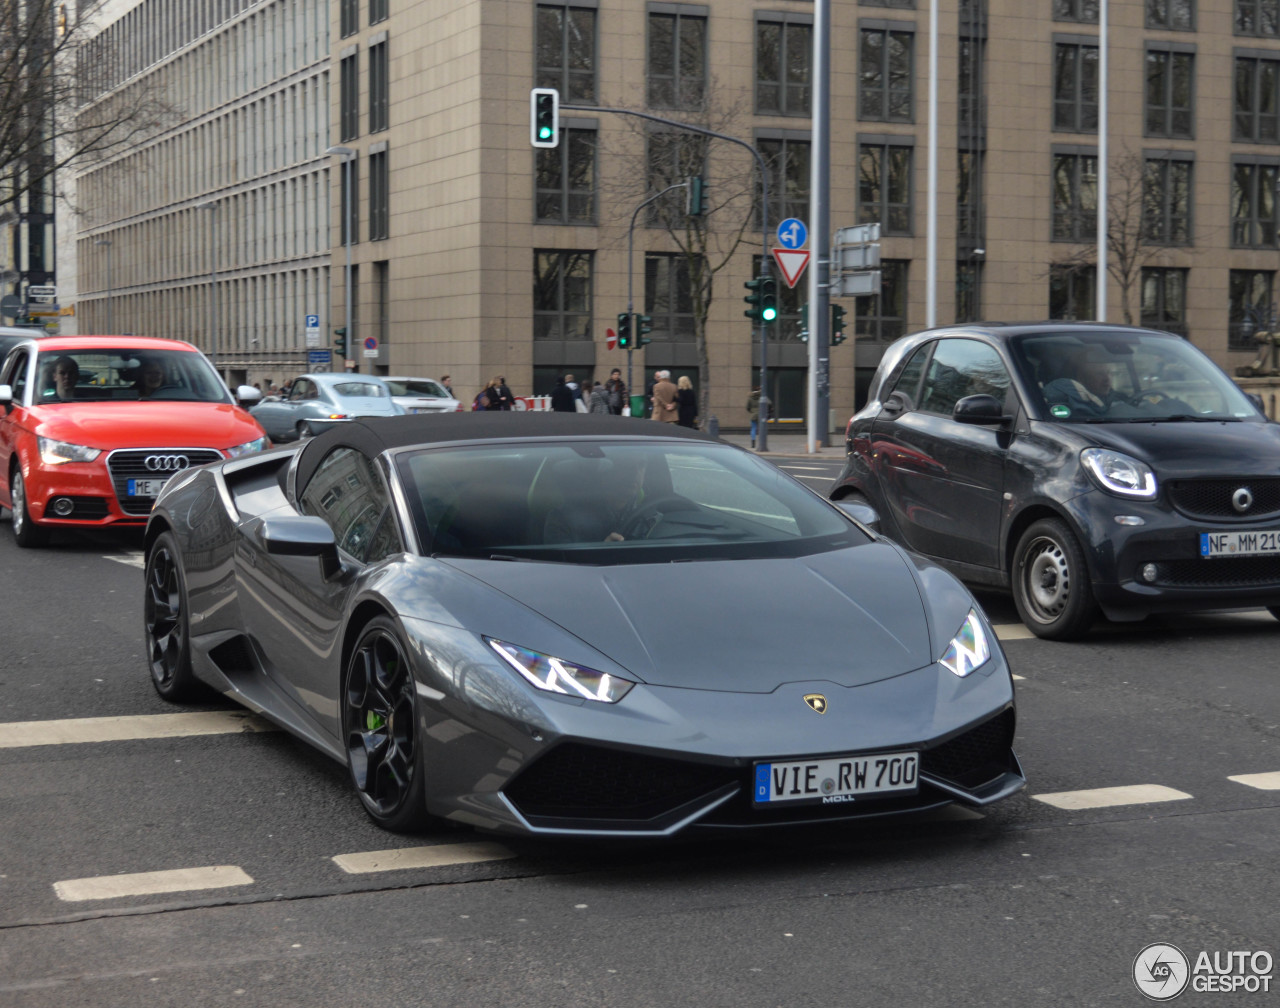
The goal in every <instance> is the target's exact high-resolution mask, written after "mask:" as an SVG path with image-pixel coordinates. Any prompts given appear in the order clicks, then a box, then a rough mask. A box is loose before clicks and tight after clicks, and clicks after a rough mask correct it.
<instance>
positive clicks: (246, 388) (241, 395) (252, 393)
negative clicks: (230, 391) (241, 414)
mask: <svg viewBox="0 0 1280 1008" xmlns="http://www.w3.org/2000/svg"><path fill="white" fill-rule="evenodd" d="M261 399H262V393H261V392H260V391H258V389H256V388H254V387H253V386H252V385H240V386H239V387H237V388H236V402H238V403H239V404H240V405H241V406H243V407H244V408H245V409H248V408H249V407H250V406H255V405H257V403H258V402H259V401H260V400H261Z"/></svg>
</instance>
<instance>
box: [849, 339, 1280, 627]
mask: <svg viewBox="0 0 1280 1008" xmlns="http://www.w3.org/2000/svg"><path fill="white" fill-rule="evenodd" d="M846 448H847V452H848V457H847V461H846V463H845V468H844V471H843V472H842V473H841V475H840V477H839V479H838V480H837V482H836V486H835V488H834V489H833V491H832V493H831V496H832V498H834V499H836V500H849V499H854V500H857V499H861V500H864V501H865V502H866V503H868V504H869V505H870V506H871V507H872V508H873V509H874V510H875V511H876V512H877V513H878V517H879V521H880V531H881V532H882V533H884V534H885V535H887V536H889V537H890V538H892V539H894V540H895V541H897V542H899V543H901V544H903V545H905V546H907V547H908V548H910V549H912V550H914V551H916V552H917V553H920V554H923V555H925V556H927V557H929V558H930V559H933V560H936V561H937V562H939V563H940V564H942V565H943V566H945V567H947V568H948V569H950V570H951V571H952V572H953V573H955V574H957V575H958V576H959V577H960V578H962V579H963V580H965V581H967V582H969V583H970V584H976V585H986V586H994V587H1000V588H1008V589H1010V590H1011V591H1012V593H1013V598H1014V601H1015V603H1016V604H1017V607H1018V612H1019V615H1020V616H1021V617H1022V619H1023V621H1024V622H1025V623H1026V625H1027V626H1028V627H1029V628H1030V629H1031V630H1032V631H1033V632H1034V633H1035V634H1037V635H1038V636H1040V637H1046V638H1051V639H1056V640H1067V639H1071V638H1074V637H1078V636H1079V635H1081V634H1082V633H1084V632H1085V631H1086V630H1087V629H1088V628H1089V626H1090V625H1091V623H1092V622H1093V620H1094V619H1095V618H1096V616H1097V615H1098V614H1099V612H1101V613H1102V614H1104V615H1106V616H1107V617H1108V618H1110V619H1113V620H1136V619H1141V618H1143V617H1144V616H1146V615H1148V614H1150V613H1157V612H1178V611H1191V610H1204V609H1214V608H1227V607H1253V606H1265V607H1267V608H1268V609H1270V611H1271V612H1272V614H1273V615H1275V616H1277V617H1280V425H1277V424H1276V423H1274V422H1273V421H1270V420H1268V419H1267V417H1266V416H1265V415H1264V414H1263V412H1262V410H1261V409H1260V408H1259V405H1258V404H1257V402H1256V401H1255V400H1254V399H1252V398H1250V397H1249V396H1247V395H1246V394H1245V393H1244V392H1242V391H1241V390H1240V388H1239V387H1238V386H1237V385H1236V384H1235V383H1234V382H1232V381H1231V379H1230V378H1228V377H1227V376H1226V374H1224V373H1223V372H1222V370H1221V369H1220V368H1218V367H1217V366H1216V365H1215V364H1213V362H1212V361H1210V360H1209V359H1208V358H1207V357H1206V356H1205V355H1204V354H1203V353H1201V352H1200V351H1199V350H1197V349H1196V348H1195V347H1194V346H1193V345H1192V344H1191V343H1189V342H1188V341H1186V340H1185V339H1182V338H1181V337H1179V336H1175V335H1173V334H1171V333H1165V332H1156V331H1152V330H1148V329H1138V328H1129V327H1120V326H1106V325H1101V324H1087V323H1058V322H1049V323H1037V324H1031V325H1001V324H978V325H972V326H956V327H953V328H945V329H934V330H929V331H927V332H921V333H916V334H914V335H912V336H906V337H904V338H903V339H900V340H898V341H897V342H896V343H894V344H893V345H892V346H891V347H890V348H889V350H888V352H887V353H886V354H885V356H884V359H883V360H882V362H881V364H880V367H879V369H878V370H877V372H876V375H875V377H874V378H873V380H872V383H871V387H870V389H869V393H868V402H867V405H866V406H865V407H864V408H863V409H862V410H860V411H859V412H858V413H856V414H855V415H854V416H853V418H852V419H851V420H850V421H849V428H848V433H847V437H846Z"/></svg>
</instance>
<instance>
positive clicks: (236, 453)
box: [227, 437, 271, 458]
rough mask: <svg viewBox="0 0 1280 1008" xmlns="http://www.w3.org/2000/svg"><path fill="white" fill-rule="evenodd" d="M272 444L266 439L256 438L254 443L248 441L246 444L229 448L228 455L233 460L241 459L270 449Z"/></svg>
mask: <svg viewBox="0 0 1280 1008" xmlns="http://www.w3.org/2000/svg"><path fill="white" fill-rule="evenodd" d="M270 447H271V442H270V441H268V440H267V439H266V438H265V437H260V438H255V439H254V440H252V441H246V442H245V443H244V444H238V445H236V446H235V447H234V448H228V449H227V454H228V455H230V456H231V457H232V458H239V457H240V456H241V455H250V454H252V453H253V452H259V451H262V450H263V449H264V448H270Z"/></svg>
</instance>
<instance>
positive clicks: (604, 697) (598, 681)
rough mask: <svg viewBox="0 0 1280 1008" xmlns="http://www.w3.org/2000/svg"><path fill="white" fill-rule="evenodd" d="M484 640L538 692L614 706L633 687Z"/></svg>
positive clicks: (499, 642)
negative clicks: (596, 701)
mask: <svg viewBox="0 0 1280 1008" xmlns="http://www.w3.org/2000/svg"><path fill="white" fill-rule="evenodd" d="M485 640H486V641H487V642H488V644H489V646H490V647H491V648H493V650H494V651H496V652H497V653H498V654H499V655H500V656H501V657H502V659H503V660H504V661H506V663H507V664H508V665H510V666H511V667H512V668H513V669H515V670H516V671H517V672H519V673H520V674H521V675H522V676H523V677H524V678H525V679H526V680H528V681H529V682H530V683H532V684H533V685H534V686H536V687H537V688H538V689H540V690H546V691H547V692H548V693H561V694H563V695H565V696H571V697H578V698H580V699H584V700H599V701H601V702H603V703H617V702H618V701H619V700H621V699H622V698H623V697H624V696H626V695H627V691H628V690H630V689H631V687H632V686H634V685H635V683H633V682H630V681H629V680H627V679H621V678H619V677H618V676H615V675H610V674H609V673H608V672H597V671H596V670H595V669H589V668H585V667H583V666H582V665H574V664H571V663H570V662H566V661H561V660H560V659H559V658H552V657H551V656H550V655H544V654H539V653H538V652H537V651H530V650H529V649H528V648H523V647H519V646H517V645H515V644H506V643H504V642H502V641H499V640H492V639H490V638H488V637H486V638H485Z"/></svg>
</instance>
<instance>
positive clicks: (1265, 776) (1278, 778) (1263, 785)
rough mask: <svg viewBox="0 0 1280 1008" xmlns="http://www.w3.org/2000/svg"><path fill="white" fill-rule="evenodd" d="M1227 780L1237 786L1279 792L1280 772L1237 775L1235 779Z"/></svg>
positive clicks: (1229, 778)
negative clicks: (1241, 785)
mask: <svg viewBox="0 0 1280 1008" xmlns="http://www.w3.org/2000/svg"><path fill="white" fill-rule="evenodd" d="M1227 780H1229V781H1235V782H1236V783H1237V784H1244V785H1246V786H1248V787H1251V788H1258V790H1260V791H1280V771H1274V772H1272V773H1247V774H1237V775H1236V776H1235V777H1228V778H1227Z"/></svg>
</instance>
